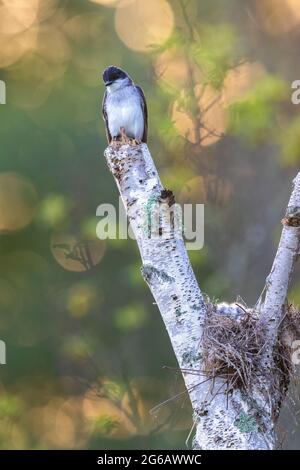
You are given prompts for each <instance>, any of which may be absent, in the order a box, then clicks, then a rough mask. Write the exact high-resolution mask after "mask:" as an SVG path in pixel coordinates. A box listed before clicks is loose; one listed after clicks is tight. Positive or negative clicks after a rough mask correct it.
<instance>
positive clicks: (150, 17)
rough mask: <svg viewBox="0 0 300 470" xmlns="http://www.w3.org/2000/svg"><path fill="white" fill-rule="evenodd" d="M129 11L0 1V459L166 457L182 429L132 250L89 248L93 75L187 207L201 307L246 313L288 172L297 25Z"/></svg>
mask: <svg viewBox="0 0 300 470" xmlns="http://www.w3.org/2000/svg"><path fill="white" fill-rule="evenodd" d="M136 2H141V0H129V1H128V2H127V4H126V5H124V4H123V5H122V0H112V1H106V2H105V1H102V0H93V1H89V0H86V1H84V2H82V1H80V0H72V1H71V0H40V1H37V0H28V2H24V5H21V6H20V5H19V6H18V10H16V9H15V6H14V5H15V2H3V1H0V39H1V50H0V79H1V80H5V82H6V85H7V104H6V105H1V106H0V141H1V146H0V232H1V233H0V237H1V240H0V338H1V339H2V340H4V341H5V342H6V345H7V365H5V366H2V365H1V366H0V424H1V426H0V427H1V431H0V448H36V449H40V448H98V449H99V448H105V449H114V448H124V449H129V448H176V449H181V448H184V442H185V439H186V437H187V436H188V433H189V430H190V428H191V424H192V423H191V410H190V408H189V404H188V403H187V400H186V396H185V395H180V397H181V398H176V396H177V394H179V393H180V392H181V391H182V390H183V384H182V379H181V377H180V373H179V371H178V370H177V364H176V361H175V358H174V354H173V352H172V350H171V347H170V344H169V339H168V336H167V334H166V332H165V329H164V325H163V323H162V320H161V318H160V315H159V312H158V309H157V306H156V305H154V303H153V299H152V297H151V295H150V293H149V291H148V288H147V286H146V285H145V284H144V282H143V280H142V277H141V275H140V264H141V262H140V258H139V254H138V250H137V247H136V244H135V242H134V241H132V240H118V239H117V240H106V241H100V240H98V239H97V238H96V225H97V222H98V218H97V217H96V208H97V206H98V205H99V204H101V203H112V204H114V205H116V206H117V204H118V193H117V189H116V187H115V184H114V182H113V179H112V177H111V175H110V174H109V172H108V169H107V167H106V164H105V161H104V157H103V151H104V149H105V147H106V140H105V132H104V126H103V123H102V118H101V99H102V94H103V91H104V90H103V85H102V83H101V73H102V70H103V69H104V68H105V67H106V66H107V65H110V64H116V65H119V66H121V67H124V69H126V70H127V71H128V72H129V73H130V74H131V75H132V77H133V78H134V80H135V81H136V82H137V83H139V84H140V85H142V86H143V88H144V91H145V94H146V97H147V101H148V106H149V121H150V138H149V146H150V149H151V152H152V155H153V157H154V159H155V161H156V164H157V167H158V170H159V173H160V175H161V178H162V181H163V183H164V184H165V186H166V187H167V188H172V189H173V190H174V192H175V194H176V198H177V200H178V201H180V202H181V203H184V202H193V203H204V204H205V247H204V249H203V250H201V251H200V252H198V251H192V252H190V255H191V261H192V264H193V267H194V269H195V272H196V275H197V277H198V280H199V283H200V286H201V288H202V290H203V291H204V292H205V293H207V294H208V295H210V296H211V297H214V298H219V299H221V300H228V301H231V300H232V299H234V298H235V297H236V296H237V295H238V294H239V295H241V296H242V297H243V299H244V300H245V301H246V302H248V303H250V304H251V303H254V302H255V301H256V300H257V297H258V296H259V293H260V292H261V289H262V287H263V284H264V279H265V276H266V274H267V272H268V270H269V268H270V265H271V262H272V257H273V256H274V250H275V247H276V240H277V234H278V230H280V218H281V215H282V212H283V208H284V205H285V203H286V201H287V198H288V195H289V188H290V183H291V180H292V178H293V176H294V175H295V173H296V172H297V169H298V167H299V160H300V152H299V145H298V144H299V136H300V121H299V109H300V108H299V107H297V106H295V105H293V104H292V103H291V99H290V91H291V90H290V84H291V82H292V81H293V80H295V79H297V78H298V79H299V77H300V65H299V60H298V54H299V47H298V44H299V24H300V18H299V14H298V13H297V12H298V10H296V11H295V12H294V13H293V15H291V16H289V14H287V11H286V8H291V6H290V5H288V1H287V0H284V1H283V2H281V3H280V8H281V11H280V13H278V10H277V8H278V7H277V2H273V3H272V2H271V3H270V2H269V0H264V1H262V2H250V1H249V2H248V1H245V2H239V1H237V0H232V1H231V2H224V1H222V0H203V1H202V2H198V1H196V0H190V1H189V0H174V1H169V2H167V0H155V1H154V0H153V1H151V2H147V5H146V3H145V2H144V3H143V8H135V7H134V4H135V3H136ZM105 3H106V5H105ZM26 5H27V7H26ZM28 5H29V7H30V8H29V7H28ZM145 5H146V6H145ZM35 8H36V10H34V9H35ZM141 24H142V25H143V27H142V28H140V27H139V26H140V25H141ZM274 234H276V237H275V236H274ZM297 275H298V277H299V271H298V272H297V273H295V283H294V285H293V287H292V289H291V296H290V297H291V299H290V300H291V301H293V300H294V301H295V302H299V299H300V294H299V292H300V285H299V282H297ZM163 366H168V368H163ZM170 397H174V399H173V400H169V401H167V403H166V404H164V405H163V404H162V405H161V406H158V407H157V405H159V404H160V403H163V402H165V401H166V400H168V399H169V398H170ZM295 406H296V407H298V402H297V403H296V405H295ZM153 409H154V410H155V413H154V412H153ZM151 410H152V411H151ZM288 413H289V411H286V412H284V413H283V417H282V421H281V423H282V425H284V426H285V427H286V430H287V431H288V432H289V431H292V430H294V428H295V426H294V425H293V429H292V425H291V424H289V414H288ZM292 413H294V414H295V410H294V411H293V410H292ZM298 435H299V433H298V434H297V432H296V433H295V434H293V435H291V434H289V435H288V438H287V439H286V444H285V446H286V447H287V448H288V447H289V448H293V447H297V436H298ZM293 436H294V437H293ZM298 447H299V446H298Z"/></svg>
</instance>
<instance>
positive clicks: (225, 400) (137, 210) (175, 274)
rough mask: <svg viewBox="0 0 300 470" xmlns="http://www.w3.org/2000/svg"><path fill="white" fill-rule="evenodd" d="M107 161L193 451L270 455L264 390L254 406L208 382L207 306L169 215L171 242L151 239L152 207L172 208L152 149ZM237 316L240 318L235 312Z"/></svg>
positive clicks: (115, 153)
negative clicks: (183, 397)
mask: <svg viewBox="0 0 300 470" xmlns="http://www.w3.org/2000/svg"><path fill="white" fill-rule="evenodd" d="M105 157H106V160H107V163H108V166H109V168H110V170H111V172H112V174H113V176H114V178H115V181H116V183H117V186H118V189H119V192H120V195H121V197H122V200H123V202H124V206H125V209H126V212H127V215H128V218H129V221H130V223H131V227H132V229H133V232H134V234H135V237H136V240H137V243H138V247H139V250H140V254H141V258H142V275H143V277H144V279H145V280H146V282H147V283H148V285H149V287H150V289H151V292H152V294H153V297H154V299H155V302H156V304H157V306H158V308H159V311H160V313H161V316H162V319H163V321H164V324H165V327H166V329H167V331H168V334H169V337H170V341H171V344H172V347H173V350H174V353H175V355H176V358H177V361H178V364H179V367H180V369H181V370H182V374H183V378H184V381H185V385H186V388H187V391H188V393H189V397H190V399H191V403H192V407H193V411H194V416H193V419H194V424H195V437H194V448H199V449H200V448H201V449H273V448H274V446H275V435H274V422H273V418H272V414H271V408H272V407H269V408H268V407H267V408H266V406H265V405H266V403H265V402H266V400H265V387H261V386H260V385H261V384H257V387H254V389H253V397H252V398H251V399H249V396H245V395H244V394H243V392H242V391H241V390H239V389H235V390H234V391H232V392H231V393H229V394H228V393H226V390H225V389H226V381H225V380H223V379H220V378H218V379H215V380H214V381H212V380H210V379H207V377H206V376H205V372H204V370H203V364H202V361H201V358H202V344H201V340H202V331H203V325H204V320H205V315H206V305H205V301H204V299H203V296H202V294H201V291H200V289H199V286H198V284H197V281H196V279H195V275H194V272H193V270H192V267H191V265H190V262H189V258H188V255H187V252H186V249H185V245H184V242H183V240H182V239H179V238H176V236H174V234H172V233H170V218H169V217H167V216H164V215H163V216H162V217H161V220H160V230H161V232H162V234H164V233H169V234H170V235H169V236H168V237H167V238H165V237H164V236H163V235H162V234H161V236H156V237H155V236H153V233H152V234H151V236H149V235H150V232H149V223H150V218H151V217H149V215H152V212H153V207H154V205H155V204H159V203H165V204H168V205H170V206H171V205H172V204H173V202H174V200H173V195H172V193H171V192H170V191H166V190H164V188H163V186H162V184H161V182H160V179H159V176H158V173H157V170H156V168H155V165H154V163H153V160H152V157H151V155H150V153H149V150H148V147H147V145H146V144H142V145H139V146H136V147H133V146H130V145H123V146H121V147H119V148H114V147H108V148H107V149H106V151H105ZM296 203H297V201H296ZM294 247H295V244H293V246H292V248H293V249H294ZM289 267H290V268H291V262H290V263H289ZM286 287H287V286H286V283H285V287H284V288H286ZM282 291H283V290H281V292H282ZM282 298H283V297H282ZM280 302H282V300H281V301H280ZM280 305H282V303H280ZM228 310H229V311H230V307H228ZM232 312H233V313H234V314H235V315H236V309H233V308H232ZM240 313H241V312H240ZM155 341H156V339H155V338H153V347H155ZM266 388H267V387H266Z"/></svg>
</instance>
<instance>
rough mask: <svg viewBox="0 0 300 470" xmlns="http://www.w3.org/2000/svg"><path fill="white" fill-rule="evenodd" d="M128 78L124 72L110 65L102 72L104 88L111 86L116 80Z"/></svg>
mask: <svg viewBox="0 0 300 470" xmlns="http://www.w3.org/2000/svg"><path fill="white" fill-rule="evenodd" d="M124 78H128V75H127V73H126V72H124V70H122V69H119V68H118V67H115V66H114V65H111V66H110V67H107V68H106V69H105V70H104V72H103V81H104V84H105V86H109V85H112V84H113V83H114V82H115V81H116V80H119V79H121V80H122V79H124Z"/></svg>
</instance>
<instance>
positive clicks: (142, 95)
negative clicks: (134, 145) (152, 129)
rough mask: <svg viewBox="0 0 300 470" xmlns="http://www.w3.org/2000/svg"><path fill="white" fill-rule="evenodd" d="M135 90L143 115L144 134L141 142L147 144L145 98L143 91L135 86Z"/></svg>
mask: <svg viewBox="0 0 300 470" xmlns="http://www.w3.org/2000/svg"><path fill="white" fill-rule="evenodd" d="M135 88H136V89H137V91H138V93H139V95H140V98H141V103H142V108H143V115H144V132H143V137H142V142H145V143H147V138H148V109H147V103H146V98H145V95H144V92H143V90H142V88H141V87H140V86H138V85H136V86H135Z"/></svg>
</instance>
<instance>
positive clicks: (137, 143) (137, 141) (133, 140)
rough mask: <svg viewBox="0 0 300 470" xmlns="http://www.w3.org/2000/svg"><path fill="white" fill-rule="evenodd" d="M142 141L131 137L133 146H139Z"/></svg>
mask: <svg viewBox="0 0 300 470" xmlns="http://www.w3.org/2000/svg"><path fill="white" fill-rule="evenodd" d="M141 143H142V141H141V140H139V139H130V145H132V146H133V147H137V146H138V145H141Z"/></svg>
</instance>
